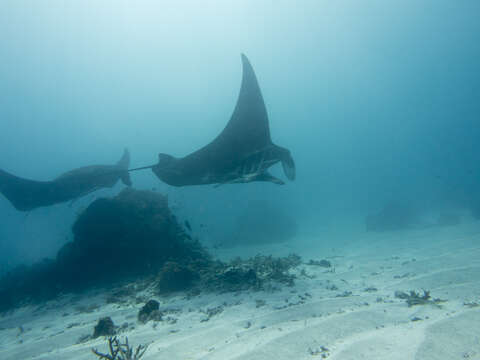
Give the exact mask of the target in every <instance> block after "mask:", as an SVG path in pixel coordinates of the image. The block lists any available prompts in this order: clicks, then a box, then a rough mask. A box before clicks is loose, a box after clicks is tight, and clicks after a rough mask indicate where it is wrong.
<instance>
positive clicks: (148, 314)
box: [138, 300, 162, 324]
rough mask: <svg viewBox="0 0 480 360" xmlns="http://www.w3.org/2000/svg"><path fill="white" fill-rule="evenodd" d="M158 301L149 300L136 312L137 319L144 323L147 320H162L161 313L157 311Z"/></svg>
mask: <svg viewBox="0 0 480 360" xmlns="http://www.w3.org/2000/svg"><path fill="white" fill-rule="evenodd" d="M159 308H160V303H159V302H158V301H156V300H149V301H148V302H147V303H146V304H145V305H144V306H143V307H142V308H141V309H140V311H139V312H138V321H139V322H141V323H142V324H145V323H146V322H148V321H149V320H156V321H160V320H162V313H161V312H160V311H159Z"/></svg>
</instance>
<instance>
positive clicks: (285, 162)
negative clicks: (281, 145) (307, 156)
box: [281, 151, 296, 181]
mask: <svg viewBox="0 0 480 360" xmlns="http://www.w3.org/2000/svg"><path fill="white" fill-rule="evenodd" d="M281 161H282V167H283V172H284V173H285V176H286V177H287V179H288V180H290V181H293V180H295V175H296V174H295V173H296V171H295V162H294V161H293V158H292V155H290V151H288V152H287V153H285V155H284V156H283V157H282V159H281Z"/></svg>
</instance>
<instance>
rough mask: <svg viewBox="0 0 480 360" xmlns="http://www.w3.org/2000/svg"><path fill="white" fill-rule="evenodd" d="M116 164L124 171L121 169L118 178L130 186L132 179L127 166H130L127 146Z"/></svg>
mask: <svg viewBox="0 0 480 360" xmlns="http://www.w3.org/2000/svg"><path fill="white" fill-rule="evenodd" d="M117 166H118V167H119V168H120V169H122V170H125V171H122V175H120V179H121V180H122V182H123V183H124V184H125V185H127V186H132V180H130V174H129V173H128V167H129V166H130V152H129V151H128V149H127V148H125V150H124V151H123V155H122V158H121V159H120V160H119V161H118V162H117Z"/></svg>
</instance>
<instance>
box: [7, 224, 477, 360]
mask: <svg viewBox="0 0 480 360" xmlns="http://www.w3.org/2000/svg"><path fill="white" fill-rule="evenodd" d="M327 240H329V239H328V236H327V235H322V236H321V237H315V236H305V237H299V238H297V239H296V240H295V241H294V242H290V243H286V244H279V245H278V244H277V245H271V246H268V247H264V248H262V249H258V248H256V249H252V248H244V249H242V248H234V249H228V250H221V251H219V253H218V254H217V255H218V256H220V257H221V258H229V257H232V256H234V255H238V254H240V255H242V256H250V255H254V254H255V253H256V252H261V253H264V254H270V253H272V254H274V255H276V256H280V255H282V256H283V255H286V254H289V253H292V252H295V253H297V254H299V255H301V256H302V259H303V260H304V261H305V262H307V261H308V260H310V259H314V260H321V259H328V260H329V261H330V262H331V263H332V264H333V267H332V268H330V269H327V268H324V267H319V266H314V265H306V264H303V265H301V266H299V267H298V268H296V269H295V270H294V272H295V274H296V275H297V279H296V282H295V286H293V287H287V286H282V287H281V289H280V290H277V291H273V292H272V291H259V292H240V293H226V294H200V295H198V296H194V297H187V296H185V295H184V294H177V295H172V296H168V297H159V296H156V295H155V293H154V291H153V289H146V290H144V292H143V295H144V296H145V298H148V299H156V300H158V301H159V302H160V310H161V311H163V312H164V313H165V315H164V317H163V320H162V321H160V322H157V323H156V322H153V321H150V322H148V323H147V324H144V325H143V324H140V323H138V322H137V314H138V311H139V309H140V308H141V306H142V305H143V303H140V304H137V303H136V301H135V300H134V299H132V300H131V301H128V302H126V303H123V304H108V303H107V302H106V296H107V294H106V291H105V290H101V289H97V290H92V291H90V292H89V293H87V294H83V295H81V296H80V295H65V296H62V297H61V298H59V299H56V300H54V301H50V302H48V303H46V304H43V305H41V306H38V305H37V306H29V307H24V308H21V309H18V310H15V311H14V312H11V313H8V314H5V315H3V316H0V359H2V360H13V359H15V360H26V359H45V360H47V359H48V360H57V359H58V360H60V359H62V360H65V359H79V360H80V359H92V360H93V359H97V357H96V356H95V355H94V354H92V352H91V348H92V347H95V348H98V350H99V351H102V352H107V343H106V339H105V338H104V337H100V338H97V339H90V340H87V341H84V342H80V341H79V339H81V338H82V337H84V336H85V335H91V334H92V333H93V327H94V326H95V324H96V323H97V321H98V319H99V318H101V317H104V316H110V317H111V318H112V319H113V321H114V323H115V325H118V326H121V325H124V327H125V328H124V330H123V331H122V332H121V333H120V334H119V337H120V339H124V337H125V336H128V339H129V342H130V344H132V345H138V344H149V346H148V349H147V351H146V353H145V355H144V356H143V357H142V359H143V360H150V359H152V360H153V359H158V360H161V359H168V360H175V359H182V360H187V359H212V360H213V359H218V360H229V359H232V360H233V359H236V360H240V359H245V360H246V359H248V360H255V359H259V360H263V359H275V360H283V359H285V360H286V359H288V360H291V359H299V360H300V359H315V358H318V359H324V358H326V359H332V360H333V359H342V360H348V359H352V360H353V359H355V360H358V359H369V360H375V359H393V360H394V359H402V360H406V359H442V360H445V359H480V223H479V222H471V223H465V224H462V225H458V226H453V227H437V228H429V229H424V230H415V231H413V230H412V231H401V232H395V233H384V234H373V233H372V234H371V233H365V234H363V235H361V236H358V234H357V235H353V234H352V235H351V236H346V237H344V238H343V239H339V240H338V241H336V240H335V241H333V243H335V247H332V246H331V245H329V247H326V246H323V245H322V244H325V243H330V244H332V241H327ZM330 240H331V239H330ZM422 289H425V290H429V291H430V293H431V296H432V298H439V299H443V300H446V302H442V303H440V304H439V306H437V305H435V304H427V305H418V306H412V307H409V306H408V305H407V304H406V302H405V300H403V299H399V298H396V297H395V296H394V293H395V291H397V290H400V291H405V292H408V291H410V290H415V291H418V292H422ZM137 295H138V294H137Z"/></svg>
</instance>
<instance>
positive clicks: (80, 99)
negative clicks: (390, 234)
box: [0, 0, 480, 270]
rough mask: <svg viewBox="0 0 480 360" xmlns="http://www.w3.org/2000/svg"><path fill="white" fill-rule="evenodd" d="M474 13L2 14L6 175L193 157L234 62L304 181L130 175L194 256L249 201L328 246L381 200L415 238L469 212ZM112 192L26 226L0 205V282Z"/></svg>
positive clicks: (478, 10)
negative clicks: (448, 214) (152, 193)
mask: <svg viewBox="0 0 480 360" xmlns="http://www.w3.org/2000/svg"><path fill="white" fill-rule="evenodd" d="M479 14H480V2H478V1H473V0H465V1H446V0H425V1H417V0H406V1H395V2H393V1H381V0H366V1H353V0H350V1H324V0H321V1H313V0H312V1H297V2H292V1H253V0H252V1H208V0H204V1H193V0H191V1H183V0H180V1H178V0H177V1H136V2H133V1H77V2H73V1H56V0H52V1H23V0H20V1H14V0H6V1H2V2H1V3H0V168H2V169H4V170H6V171H9V172H11V173H14V174H16V175H18V176H22V177H26V178H31V179H37V180H48V179H52V178H54V177H55V176H57V175H58V174H60V173H63V172H65V171H67V170H70V169H73V168H77V167H80V166H84V165H90V164H111V163H114V162H116V161H117V160H118V159H119V158H120V156H121V153H122V151H123V148H124V147H128V148H129V149H130V151H131V155H132V161H131V167H137V166H144V165H151V164H154V163H155V162H156V161H157V154H158V153H159V152H165V153H170V154H172V155H175V156H183V155H186V154H188V153H190V152H192V151H194V150H196V149H198V148H199V147H201V146H203V145H204V144H206V143H208V142H209V141H211V140H212V139H213V138H214V137H215V136H216V135H217V134H218V133H219V132H220V131H221V130H222V129H223V127H224V126H225V125H226V123H227V121H228V119H229V118H230V115H231V113H232V111H233V107H234V105H235V102H236V99H237V95H238V91H239V87H240V80H241V62H240V53H245V54H246V55H247V56H248V57H249V59H250V61H251V62H252V65H253V67H254V69H255V71H256V74H257V77H258V80H259V83H260V87H261V89H262V92H263V96H264V99H265V102H266V105H267V109H268V113H269V117H270V129H271V134H272V140H273V141H274V142H275V143H277V144H279V145H281V146H284V147H287V148H289V149H290V150H291V152H292V155H293V157H294V159H295V161H296V165H297V180H296V181H295V182H293V183H291V182H289V183H287V184H286V185H285V186H276V185H273V184H262V183H252V184H246V185H225V186H221V187H219V188H213V187H211V186H201V187H188V188H172V187H169V186H168V185H166V184H163V183H161V182H160V181H159V180H158V179H157V178H156V177H155V176H154V175H153V174H152V173H151V172H150V171H149V170H146V171H143V172H135V173H132V181H133V183H134V187H136V188H140V189H152V188H155V189H156V190H158V191H160V192H162V193H167V194H168V195H169V199H170V203H171V205H172V206H173V209H174V211H175V212H176V213H177V214H178V215H179V217H180V218H182V219H188V220H189V221H190V223H191V224H192V228H193V231H194V233H195V234H197V235H198V236H199V237H200V240H201V241H202V242H204V243H205V244H221V243H222V242H223V241H225V239H229V238H233V237H235V229H236V227H235V223H236V221H237V219H238V217H239V216H240V215H241V214H242V213H244V212H245V209H248V207H249V205H250V204H252V202H254V201H266V202H269V203H270V204H273V205H274V206H275V207H277V208H281V209H283V210H284V211H285V212H287V213H288V214H289V216H291V217H292V218H294V219H295V221H296V222H297V224H298V235H297V236H316V237H318V241H319V243H321V244H322V246H326V244H327V245H328V244H330V243H331V244H332V247H335V246H341V240H342V239H347V238H348V240H349V241H351V240H352V238H354V237H355V236H356V235H358V234H363V233H364V232H365V217H366V216H367V214H369V213H372V212H378V211H379V210H381V209H382V207H383V206H384V205H385V204H386V203H388V202H390V201H401V202H405V203H408V204H409V205H411V206H412V207H414V208H415V209H416V210H417V211H418V212H419V213H421V216H422V217H423V218H424V219H426V220H425V221H426V222H428V221H429V219H430V218H433V217H434V216H436V215H437V214H439V213H441V212H442V211H445V210H447V211H457V212H460V213H461V214H462V216H463V217H465V218H468V217H469V216H470V210H471V209H472V208H475V207H476V206H480V205H479V204H480V185H479V180H480V162H479V161H478V158H479V153H480V144H479V139H480V125H479V114H480V101H479V99H480V62H479V60H480V41H479V40H478V39H479V35H480V21H479ZM275 173H276V174H278V176H280V177H282V178H283V174H282V173H281V169H280V167H278V168H277V169H276V171H275ZM122 186H123V185H122ZM122 186H120V185H117V187H116V188H114V189H113V190H112V189H109V190H102V191H99V192H97V193H95V194H93V195H90V196H87V197H85V198H82V199H80V200H78V201H76V202H74V203H73V204H60V205H56V206H53V207H50V208H40V209H36V210H34V211H31V212H30V213H28V214H26V213H21V212H17V211H16V210H15V209H14V208H13V206H11V204H10V203H9V202H8V201H7V200H6V199H5V198H4V197H2V196H0V269H3V270H4V269H7V268H10V267H11V266H14V265H16V264H19V263H31V262H33V261H36V260H39V259H42V258H44V257H52V256H54V255H55V254H56V252H57V251H58V249H59V248H60V247H61V246H62V245H63V244H64V243H66V242H67V241H68V240H71V230H70V229H71V226H72V224H73V222H74V220H75V218H76V216H77V215H78V213H80V212H81V211H82V210H83V209H85V207H86V206H88V204H89V203H90V202H91V201H92V200H93V199H94V198H96V197H99V196H105V195H107V196H111V195H113V194H115V193H116V192H118V191H119V190H120V189H121V188H122ZM266 216H268V215H266ZM432 241H435V240H434V239H432ZM452 250H453V249H452Z"/></svg>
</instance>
